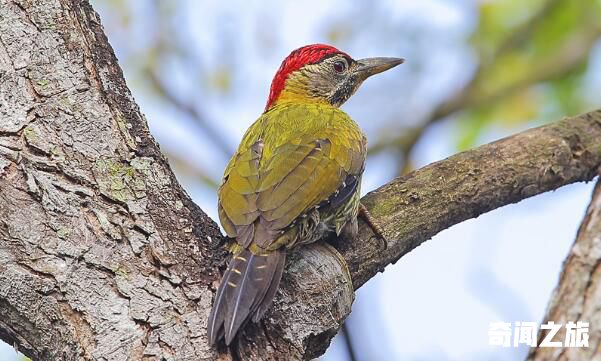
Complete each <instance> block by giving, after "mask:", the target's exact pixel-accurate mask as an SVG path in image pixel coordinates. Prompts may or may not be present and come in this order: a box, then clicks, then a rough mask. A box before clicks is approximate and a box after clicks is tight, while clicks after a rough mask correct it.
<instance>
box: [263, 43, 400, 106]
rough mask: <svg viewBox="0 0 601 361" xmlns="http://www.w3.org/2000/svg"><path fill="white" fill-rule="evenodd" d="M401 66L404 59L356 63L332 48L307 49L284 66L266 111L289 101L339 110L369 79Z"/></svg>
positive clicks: (363, 60)
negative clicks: (320, 104)
mask: <svg viewBox="0 0 601 361" xmlns="http://www.w3.org/2000/svg"><path fill="white" fill-rule="evenodd" d="M402 62H403V59H397V58H370V59H362V60H354V59H353V58H351V57H350V56H349V55H348V54H346V53H344V52H342V51H340V50H338V49H336V48H334V47H332V46H329V45H323V44H314V45H307V46H304V47H302V48H299V49H296V50H294V51H293V52H292V53H290V55H289V56H288V57H287V58H286V59H284V61H283V62H282V65H281V66H280V69H279V70H278V72H277V73H276V75H275V77H274V79H273V82H272V83H271V91H270V94H269V99H268V101H267V106H266V108H265V110H266V111H267V110H269V109H270V108H272V107H273V106H274V105H275V104H277V103H281V102H286V101H296V102H303V101H323V102H327V103H330V104H331V105H333V106H335V107H338V106H340V105H342V104H343V103H344V102H345V101H347V100H348V99H349V98H350V97H351V96H352V95H353V94H354V93H355V91H357V89H358V88H359V86H360V85H361V83H363V81H364V80H365V79H367V78H368V77H369V76H371V75H374V74H377V73H380V72H382V71H384V70H387V69H390V68H392V67H394V66H396V65H398V64H401V63H402Z"/></svg>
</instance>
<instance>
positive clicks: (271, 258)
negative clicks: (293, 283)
mask: <svg viewBox="0 0 601 361" xmlns="http://www.w3.org/2000/svg"><path fill="white" fill-rule="evenodd" d="M285 260H286V252H285V250H276V251H273V252H270V253H266V254H253V253H252V252H250V251H249V250H247V249H244V250H242V252H240V253H238V254H236V255H234V256H233V257H232V259H231V260H230V262H229V265H228V268H227V270H226V271H225V273H224V275H223V278H222V279H221V284H220V285H219V288H218V289H217V295H216V296H215V301H214V303H213V308H212V309H211V313H210V315H209V327H208V332H209V342H210V344H211V345H213V344H215V342H216V341H217V339H219V338H221V336H222V335H224V336H225V343H226V345H229V344H230V343H231V342H232V340H233V339H234V337H235V336H236V333H237V332H238V330H239V329H240V328H241V327H242V326H243V325H244V324H245V323H246V322H247V321H248V320H250V319H251V318H252V320H253V322H257V321H259V320H260V319H261V317H262V316H263V314H264V313H265V311H267V309H268V308H269V305H270V304H271V301H272V299H273V297H274V296H275V293H276V291H277V288H278V285H279V283H280V279H281V278H282V272H283V270H284V262H285Z"/></svg>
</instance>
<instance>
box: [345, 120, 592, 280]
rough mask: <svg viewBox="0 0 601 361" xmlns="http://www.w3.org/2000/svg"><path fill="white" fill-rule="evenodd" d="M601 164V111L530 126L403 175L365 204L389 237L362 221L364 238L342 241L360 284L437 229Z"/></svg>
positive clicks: (585, 177) (586, 175)
mask: <svg viewBox="0 0 601 361" xmlns="http://www.w3.org/2000/svg"><path fill="white" fill-rule="evenodd" d="M600 163H601V111H595V112H591V113H587V114H584V115H581V116H578V117H573V118H566V119H563V120H561V121H559V122H557V123H554V124H550V125H546V126H543V127H540V128H535V129H530V130H528V131H525V132H523V133H519V134H516V135H514V136H511V137H508V138H505V139H501V140H499V141H496V142H493V143H490V144H487V145H484V146H481V147H479V148H476V149H473V150H470V151H467V152H463V153H459V154H457V155H454V156H452V157H449V158H447V159H445V160H443V161H439V162H436V163H433V164H430V165H428V166H426V167H424V168H422V169H419V170H417V171H414V172H412V173H410V174H408V175H406V176H403V177H400V178H397V179H395V180H394V181H392V182H391V183H389V184H387V185H384V186H383V187H381V188H379V189H377V190H375V191H373V192H371V193H369V194H368V195H366V196H365V197H364V198H363V199H362V202H363V204H364V205H365V206H366V207H367V208H368V210H369V211H370V213H371V215H372V217H374V218H375V220H376V222H377V223H378V224H379V225H380V227H381V228H382V229H383V231H384V234H385V236H386V237H387V238H388V240H389V243H388V249H387V250H386V251H385V252H382V242H381V241H379V240H377V239H376V238H374V234H373V232H372V230H371V229H370V228H369V227H366V225H365V224H364V223H363V224H361V229H360V237H359V238H360V240H358V241H356V242H352V243H350V244H346V245H345V244H341V245H340V247H339V250H340V252H341V253H342V255H343V257H344V258H345V260H346V261H347V263H348V264H349V269H350V271H351V276H352V277H353V284H354V286H355V288H358V287H360V286H361V285H362V284H364V283H365V282H366V281H367V280H369V279H370V278H371V277H373V276H374V275H375V274H376V273H377V272H378V271H381V270H383V269H384V267H385V266H386V265H388V264H390V263H394V262H396V261H397V260H398V259H399V258H400V257H402V256H403V255H404V254H406V253H407V252H409V251H411V250H412V249H414V248H415V247H417V246H419V245H420V244H421V243H423V242H424V241H426V240H428V239H430V238H431V237H432V236H434V235H435V234H437V233H438V232H440V231H442V230H444V229H446V228H449V227H450V226H452V225H454V224H457V223H460V222H462V221H464V220H466V219H469V218H474V217H477V216H478V215H480V214H483V213H486V212H488V211H491V210H493V209H495V208H498V207H501V206H504V205H507V204H510V203H515V202H518V201H520V200H522V199H525V198H528V197H531V196H534V195H536V194H539V193H543V192H548V191H551V190H554V189H557V188H559V187H561V186H563V185H566V184H569V183H573V182H579V181H589V180H591V179H592V178H593V177H594V176H595V175H596V169H597V166H598V165H599V164H600Z"/></svg>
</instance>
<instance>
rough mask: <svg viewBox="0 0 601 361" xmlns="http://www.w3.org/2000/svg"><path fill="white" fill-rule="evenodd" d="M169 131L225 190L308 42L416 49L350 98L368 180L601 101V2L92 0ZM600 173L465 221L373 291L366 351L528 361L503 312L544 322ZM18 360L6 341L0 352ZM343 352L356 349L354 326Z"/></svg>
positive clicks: (196, 190) (366, 315) (211, 205)
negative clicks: (495, 341) (223, 179)
mask: <svg viewBox="0 0 601 361" xmlns="http://www.w3.org/2000/svg"><path fill="white" fill-rule="evenodd" d="M92 3H93V4H94V6H95V7H96V9H97V11H98V12H99V13H100V15H101V19H102V21H103V24H104V26H105V31H106V32H107V34H108V37H109V40H110V42H111V44H112V45H113V47H114V49H115V51H116V53H117V56H118V58H119V60H120V63H121V66H122V67H123V70H124V73H125V77H126V78H127V81H128V85H129V86H130V87H131V89H132V91H133V94H134V96H135V97H136V100H137V101H138V104H139V105H140V107H141V109H142V111H143V112H144V113H145V114H146V116H147V118H148V122H149V124H150V129H151V131H152V133H153V135H154V136H155V137H156V138H157V140H158V141H159V143H160V144H161V148H162V149H163V151H164V152H165V153H166V154H167V155H168V157H169V159H170V161H171V164H172V165H173V168H174V170H175V172H176V174H177V176H178V178H179V180H180V181H181V182H182V183H183V184H184V186H185V188H186V189H187V190H188V192H189V193H190V195H191V196H192V197H193V198H194V200H195V201H196V202H197V203H198V204H199V205H200V206H201V207H202V208H203V209H204V210H205V211H206V212H207V213H208V214H209V215H210V216H211V217H212V218H213V219H217V215H216V214H217V213H216V196H215V187H216V185H217V184H218V183H219V181H220V176H221V174H222V171H223V169H224V167H225V164H226V162H227V160H228V158H229V156H230V155H231V154H232V152H233V150H234V149H235V147H236V145H237V143H238V141H239V140H240V138H241V136H242V134H243V132H244V131H245V129H246V128H247V127H248V126H249V125H250V124H251V123H252V122H253V121H254V120H255V119H256V118H257V117H258V116H259V114H260V113H261V112H262V110H263V107H264V105H265V101H266V98H267V94H268V90H269V84H270V81H271V77H272V76H273V74H274V72H275V70H276V69H277V67H278V66H279V64H280V62H281V60H282V59H283V58H284V57H285V56H286V55H288V53H289V52H290V51H291V50H292V49H295V48H297V47H299V46H301V45H304V44H308V43H314V42H325V43H331V44H333V45H335V46H337V47H339V48H340V49H342V50H344V51H346V52H347V53H349V54H351V55H353V56H355V57H356V58H362V57H368V56H402V57H405V58H406V59H407V62H406V63H405V64H404V65H401V66H399V67H398V68H395V69H394V70H392V71H389V72H387V73H384V74H382V75H379V76H377V77H374V78H372V79H370V80H368V81H367V82H366V83H365V84H364V85H363V86H362V89H361V90H360V91H359V92H358V93H357V94H356V95H355V96H354V97H353V98H352V99H351V100H349V101H348V103H347V104H345V105H344V106H343V109H344V110H345V111H347V112H348V113H349V114H350V115H351V117H352V118H353V119H355V120H356V121H357V122H358V123H359V124H360V125H361V127H362V128H363V129H364V130H365V132H366V133H367V135H368V139H369V144H370V157H369V159H368V166H367V171H366V176H365V177H364V184H363V189H364V190H365V191H369V190H372V189H374V188H376V187H378V186H379V185H382V184H383V183H385V182H387V181H389V180H390V179H392V178H393V177H395V176H396V175H398V174H400V173H403V172H407V171H410V170H411V169H415V168H418V167H421V166H423V165H425V164H428V163H430V162H433V161H436V160H439V159H441V158H444V157H447V156H449V155H451V154H454V153H456V152H458V151H461V150H465V149H469V148H472V147H475V146H477V145H479V144H483V143H487V142H489V141H492V140H494V139H498V138H500V137H503V136H506V135H510V134H513V133H516V132H519V131H520V130H523V129H525V128H528V127H532V126H536V125H540V124H543V123H545V122H548V121H553V120H557V119H560V118H561V117H562V116H567V115H574V114H578V113H580V112H583V111H586V110H591V109H595V108H598V107H599V106H601V101H600V100H599V97H598V94H599V93H600V92H601V42H600V40H599V39H600V36H601V23H600V22H599V21H598V14H599V13H601V1H599V0H579V1H570V0H562V1H558V0H529V1H520V0H504V1H492V0H490V1H473V0H471V1H470V0H455V1H452V0H448V1H444V0H422V1H412V0H405V1H392V0H390V1H377V2H376V1H345V0H330V1H323V0H305V1H276V0H269V1H261V2H259V1H242V0H240V1H194V0H180V1H167V0H161V1H159V0H154V1H150V0H147V1H123V0H96V1H92ZM591 190H592V185H591V184H576V185H571V186H567V187H564V188H561V189H560V190H558V191H556V192H552V193H546V194H544V195H541V196H537V197H535V198H533V199H529V200H526V201H523V202H521V203H519V204H517V205H511V206H507V207H504V208H502V209H499V210H496V211H493V212H491V213H489V214H486V215H483V216H481V217H479V218H478V219H474V220H470V221H467V222H464V223H462V224H459V225H457V226H454V227H452V228H451V229H448V230H446V231H444V232H442V233H440V234H439V235H437V236H435V237H434V238H433V239H432V240H430V241H428V242H426V243H424V245H422V246H421V247H418V248H417V249H416V250H414V251H412V252H411V253H409V254H408V255H406V256H405V257H403V258H402V259H401V260H400V261H399V262H397V264H395V265H393V266H389V267H387V268H386V271H385V272H384V273H383V274H379V275H378V276H376V277H374V278H373V279H372V280H371V281H369V282H368V283H367V284H366V285H365V286H363V287H362V288H361V289H360V290H359V291H358V292H357V299H356V302H355V304H354V306H353V312H352V314H351V316H350V317H349V319H348V322H347V326H348V330H349V335H350V340H351V343H352V346H353V348H354V352H355V356H356V357H355V359H356V360H359V361H364V360H367V361H369V360H401V359H402V360H416V361H417V360H437V361H446V360H483V361H484V360H486V361H490V360H493V361H494V360H499V361H500V360H520V359H523V358H524V357H525V355H526V353H527V348H525V347H520V348H508V349H503V348H500V347H495V346H489V345H488V329H489V324H490V323H491V322H496V321H505V322H513V321H537V322H540V321H541V320H542V318H543V315H544V311H545V308H546V304H547V301H548V299H549V297H550V295H551V292H552V290H553V288H554V287H555V285H556V283H557V280H558V275H559V272H560V268H561V264H562V261H563V259H564V258H565V256H566V255H567V252H568V250H569V247H570V245H571V243H572V242H573V239H574V236H575V233H576V230H577V227H578V225H579V222H580V220H581V217H582V216H583V214H584V210H585V208H586V205H587V202H588V199H589V196H590V192H591ZM17 357H18V356H17V354H16V353H15V352H14V351H13V350H12V348H11V347H10V346H8V345H6V344H2V345H0V360H13V359H16V358H17ZM322 359H323V360H327V361H334V360H350V359H351V358H350V357H349V351H348V347H347V344H346V342H345V341H344V339H343V338H341V337H337V338H336V339H335V340H334V342H333V345H332V346H331V347H330V349H329V350H328V352H327V353H326V355H325V356H324V357H323V358H322Z"/></svg>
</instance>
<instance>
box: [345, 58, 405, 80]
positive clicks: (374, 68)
mask: <svg viewBox="0 0 601 361" xmlns="http://www.w3.org/2000/svg"><path fill="white" fill-rule="evenodd" d="M404 62H405V59H403V58H367V59H360V60H357V68H356V69H355V72H356V73H357V74H358V76H359V79H361V80H365V79H367V78H369V77H370V76H372V75H375V74H379V73H381V72H383V71H386V70H388V69H392V68H394V67H395V66H397V65H399V64H403V63H404Z"/></svg>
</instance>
